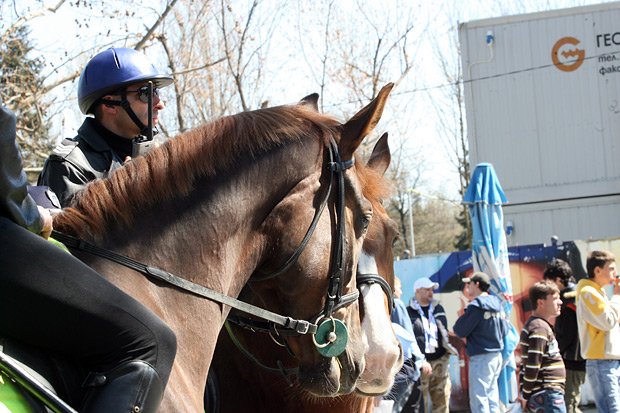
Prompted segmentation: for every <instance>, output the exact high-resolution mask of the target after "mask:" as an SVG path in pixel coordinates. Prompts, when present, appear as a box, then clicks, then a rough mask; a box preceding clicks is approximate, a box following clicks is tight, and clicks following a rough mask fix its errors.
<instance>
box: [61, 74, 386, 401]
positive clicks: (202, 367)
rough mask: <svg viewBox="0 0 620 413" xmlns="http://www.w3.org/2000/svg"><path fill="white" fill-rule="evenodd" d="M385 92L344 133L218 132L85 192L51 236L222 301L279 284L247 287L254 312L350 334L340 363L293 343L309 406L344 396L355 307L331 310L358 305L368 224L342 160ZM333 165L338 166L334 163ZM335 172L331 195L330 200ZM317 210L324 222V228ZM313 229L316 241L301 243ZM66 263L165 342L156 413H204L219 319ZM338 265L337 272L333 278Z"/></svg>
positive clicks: (247, 120)
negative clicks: (166, 363)
mask: <svg viewBox="0 0 620 413" xmlns="http://www.w3.org/2000/svg"><path fill="white" fill-rule="evenodd" d="M391 88H392V85H388V86H386V87H385V88H384V89H383V90H382V91H381V93H380V94H379V95H378V96H377V98H376V99H374V100H373V101H372V102H371V103H370V104H369V105H368V106H366V107H365V108H364V109H362V110H361V111H359V112H358V113H357V114H356V115H355V116H353V118H351V119H350V120H349V121H348V122H346V123H344V124H340V123H339V122H338V121H336V120H335V119H334V118H332V117H329V116H325V115H322V114H319V113H317V112H315V111H314V110H310V109H308V108H307V107H305V106H304V105H292V106H280V107H275V108H267V109H262V110H257V111H253V112H245V113H240V114H237V115H234V116H229V117H224V118H221V119H218V120H216V121H214V122H212V123H209V124H207V125H205V126H202V127H199V128H197V129H195V130H193V131H190V132H188V133H185V134H183V135H181V136H178V137H176V138H174V139H172V140H170V141H168V142H167V143H166V144H165V145H162V146H161V147H159V148H157V149H155V150H153V151H152V152H151V153H149V154H148V155H147V156H146V157H142V158H136V159H134V160H133V161H132V162H130V163H128V164H127V165H126V166H124V167H123V168H120V169H118V170H116V171H115V172H114V173H113V174H111V176H110V178H108V179H105V180H99V181H94V182H93V183H91V184H90V185H89V186H88V187H87V188H86V189H85V190H84V191H83V193H82V194H81V196H79V197H78V198H77V199H76V203H75V205H74V207H73V208H69V209H67V210H65V211H64V212H63V213H62V214H60V215H58V216H57V217H56V219H55V227H56V228H57V229H59V230H60V231H63V232H66V233H70V234H73V235H76V236H78V237H80V238H81V239H84V240H86V241H89V242H91V243H94V244H97V245H98V246H100V247H102V248H106V249H109V250H113V251H115V252H116V253H119V254H122V255H124V256H127V257H131V258H132V259H133V260H136V261H139V262H142V263H147V264H148V265H150V266H153V267H158V268H162V269H165V270H166V271H168V272H170V273H174V274H177V275H181V276H183V278H185V279H187V280H189V281H192V282H195V283H196V284H200V285H202V286H205V287H208V288H210V289H212V290H215V291H218V292H221V293H224V294H226V295H228V296H231V297H236V296H238V295H239V292H240V291H241V289H242V288H243V286H244V285H245V284H246V283H247V282H248V280H249V279H250V277H251V276H252V275H253V274H254V275H255V276H256V274H258V276H259V277H261V278H265V277H264V274H269V273H273V272H276V273H281V274H280V275H277V276H275V277H271V278H270V279H267V280H264V281H261V282H257V283H256V284H260V285H263V286H264V288H265V289H266V290H268V291H267V292H266V295H265V296H263V300H264V303H265V306H266V307H267V308H268V309H269V310H271V311H274V312H280V313H284V314H285V315H287V316H290V317H292V318H295V319H299V320H309V321H311V322H313V323H316V324H318V321H319V320H318V319H320V318H322V317H323V316H325V315H327V316H326V318H328V320H327V321H329V322H330V323H333V324H336V320H338V322H339V323H340V322H342V323H344V325H345V326H346V329H347V333H348V342H346V349H345V351H344V352H343V353H342V354H340V355H338V356H337V357H324V356H322V355H321V354H319V352H318V351H317V346H316V345H315V344H314V341H316V340H315V337H314V336H312V335H310V334H306V335H298V336H292V337H291V338H290V340H289V345H290V347H291V348H292V349H293V351H294V352H295V354H296V355H297V357H298V359H299V377H300V385H301V386H302V387H303V388H304V389H306V390H307V391H309V392H310V393H312V394H316V395H319V396H333V395H335V394H338V393H346V392H350V391H352V390H353V389H354V386H355V383H356V381H357V379H358V377H359V375H360V373H361V372H362V370H363V368H364V351H365V345H364V343H363V338H362V334H361V328H360V320H359V306H358V302H357V300H356V301H355V302H353V303H351V304H350V305H346V306H339V304H340V303H339V302H338V300H335V298H334V297H336V298H342V297H343V296H344V295H348V294H351V293H352V292H353V291H356V285H355V282H356V281H355V271H356V264H357V259H358V256H359V253H360V251H361V248H362V242H363V237H364V236H365V234H366V231H367V226H368V224H369V221H370V220H371V216H372V204H371V203H370V202H369V201H368V200H367V199H366V198H365V197H364V196H363V194H362V183H361V182H360V178H359V176H358V172H357V169H358V167H357V166H355V165H352V166H351V164H352V162H351V160H352V159H353V153H354V151H355V150H356V149H357V147H358V146H359V145H360V144H361V142H362V140H363V139H364V137H365V136H367V135H368V133H369V132H370V131H371V130H372V129H373V128H374V126H375V125H376V123H377V122H378V121H379V119H380V116H381V113H382V110H383V107H384V104H385V101H386V99H387V97H388V95H389V92H390V90H391ZM332 142H335V144H333V147H334V148H333V149H334V150H333V151H330V150H329V148H330V143H332ZM334 151H335V152H337V153H336V155H338V154H339V156H340V158H341V159H342V162H332V161H333V159H331V158H333V157H334V156H335V155H334V153H333V152H334ZM336 158H337V156H336ZM347 166H351V167H350V168H348V169H346V167H347ZM345 169H346V170H345ZM338 170H341V171H342V175H343V177H342V181H339V182H340V187H341V191H338V190H337V188H336V189H333V188H332V189H331V190H330V189H329V188H331V182H332V180H333V173H334V172H333V171H338ZM342 192H344V193H345V195H346V196H345V197H344V199H343V202H342V204H341V205H340V206H339V205H338V202H337V201H338V199H339V196H340V194H342ZM324 203H325V204H327V205H328V207H327V208H326V210H327V211H329V212H327V213H324V214H320V213H319V212H317V211H320V210H321V208H322V205H323V204H324ZM311 223H312V225H313V226H314V227H315V228H316V231H314V233H313V235H312V236H311V237H310V238H307V237H306V236H305V235H304V234H308V233H311V231H309V230H308V228H309V227H310V226H311ZM342 226H344V228H342ZM341 228H342V230H343V231H342V232H343V233H342V234H339V233H338V232H339V229H341ZM339 236H341V237H342V238H340V239H341V240H342V243H340V244H339V242H338V241H339ZM306 238H307V239H306ZM300 244H301V247H303V248H300ZM338 246H340V250H341V252H342V254H338V251H337V250H338V248H337V247H338ZM299 251H301V253H300V254H298V252H299ZM76 255H78V256H79V257H80V258H81V259H83V260H84V261H85V262H86V263H87V264H89V265H91V266H92V267H93V268H95V269H96V270H97V271H99V272H100V273H101V274H103V275H104V276H105V277H106V278H107V279H109V280H110V281H111V282H113V283H114V284H116V285H117V286H119V287H120V288H122V289H123V290H125V291H127V292H128V293H129V294H131V295H132V296H134V297H136V298H137V299H139V300H140V301H141V302H142V303H144V304H145V305H146V306H148V307H149V308H151V309H152V310H153V311H154V312H155V313H156V314H158V315H159V316H160V317H161V318H162V319H163V320H165V321H166V322H167V323H168V324H169V325H170V326H171V327H172V328H173V330H174V331H175V333H176V335H177V343H178V352H177V356H176V359H175V363H174V366H173V371H172V374H171V377H170V380H169V383H168V386H167V388H166V392H165V394H164V400H163V402H162V406H161V411H162V412H187V413H197V412H201V411H202V409H203V394H204V384H205V382H206V377H207V371H208V368H209V365H210V363H211V358H212V355H213V351H214V349H215V343H216V340H217V335H218V332H219V330H220V328H221V326H222V324H223V322H224V320H225V319H226V316H227V315H228V312H229V307H227V306H222V305H220V304H218V303H216V302H213V301H209V300H207V299H204V298H202V297H198V296H196V295H194V294H190V293H187V292H185V291H182V290H180V289H179V288H176V287H172V286H170V285H167V284H164V283H162V282H161V281H153V280H151V279H148V278H146V277H144V276H143V275H142V274H140V273H138V272H137V271H135V270H132V269H129V268H126V267H123V266H120V265H119V264H117V263H115V262H112V261H109V260H106V259H103V258H99V257H96V256H93V255H90V254H88V253H81V252H76ZM291 257H294V258H295V259H293V260H291ZM339 261H342V262H340V263H339ZM283 263H287V264H286V265H285V266H283ZM334 263H335V264H339V267H342V268H341V270H340V271H333V268H334V265H333V264H334ZM336 267H338V266H336ZM336 269H337V270H338V268H336ZM335 273H339V277H337V278H335V277H333V275H332V274H335ZM334 280H335V281H334ZM328 288H329V289H330V294H329V295H328V294H327V290H328Z"/></svg>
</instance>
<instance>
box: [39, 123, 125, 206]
mask: <svg viewBox="0 0 620 413" xmlns="http://www.w3.org/2000/svg"><path fill="white" fill-rule="evenodd" d="M95 122H97V121H96V120H95V119H94V118H86V119H85V120H84V123H82V126H80V129H78V134H77V136H76V137H75V138H73V139H65V140H63V141H62V143H60V144H59V145H58V146H57V147H56V148H55V149H54V152H53V153H52V154H51V155H50V156H49V158H47V161H45V166H43V171H41V175H40V176H39V183H38V184H39V185H46V186H49V187H50V189H51V190H52V191H54V192H55V193H56V195H57V196H58V198H59V199H60V203H61V205H62V206H63V207H66V206H68V205H69V203H70V202H71V200H72V199H73V197H74V196H75V194H76V193H77V192H79V191H80V190H82V189H83V188H84V187H85V186H86V184H87V183H89V182H90V181H94V180H95V179H98V178H106V177H107V176H108V174H109V173H110V172H111V171H113V170H114V169H116V168H118V167H120V166H122V164H123V160H122V159H121V158H120V156H118V155H117V154H116V153H115V152H114V151H113V150H112V148H111V147H110V145H109V144H108V142H106V140H105V139H104V138H103V137H102V136H101V133H100V132H99V129H98V128H97V126H96V125H95Z"/></svg>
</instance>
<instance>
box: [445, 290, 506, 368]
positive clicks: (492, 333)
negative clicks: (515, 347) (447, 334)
mask: <svg viewBox="0 0 620 413" xmlns="http://www.w3.org/2000/svg"><path fill="white" fill-rule="evenodd" d="M503 314H504V313H503V310H502V303H501V301H500V299H499V298H498V297H496V296H493V295H486V294H484V295H480V296H478V297H476V299H474V300H473V301H472V302H471V303H469V305H468V306H467V307H466V308H465V313H464V314H463V315H462V316H460V317H459V318H458V320H456V323H454V328H453V329H454V333H455V334H456V335H457V336H459V337H461V338H467V355H468V356H470V357H471V356H475V355H477V354H484V353H494V352H499V351H502V349H503V348H504V342H503V337H504V335H505V334H506V333H507V324H506V323H507V322H506V320H505V316H504V315H503Z"/></svg>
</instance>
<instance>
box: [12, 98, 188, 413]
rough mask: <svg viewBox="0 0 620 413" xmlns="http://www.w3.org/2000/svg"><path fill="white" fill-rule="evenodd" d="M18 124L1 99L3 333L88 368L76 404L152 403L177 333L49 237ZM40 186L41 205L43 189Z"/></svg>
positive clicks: (120, 407)
mask: <svg viewBox="0 0 620 413" xmlns="http://www.w3.org/2000/svg"><path fill="white" fill-rule="evenodd" d="M15 124H16V119H15V115H14V114H13V113H12V112H11V111H9V110H8V109H6V108H4V107H3V106H2V105H0V245H2V248H0V314H3V316H2V317H0V335H2V336H3V337H5V338H7V339H9V340H16V341H19V342H20V343H25V344H27V345H30V346H32V347H36V348H40V349H43V350H47V351H49V352H50V354H53V355H54V356H61V357H66V358H67V359H68V360H70V361H71V362H72V363H76V365H77V366H79V371H80V372H83V373H84V375H83V377H82V378H81V379H82V380H83V383H84V384H83V394H80V395H77V396H76V399H75V400H74V401H75V403H74V404H75V405H74V406H73V407H74V408H76V410H77V411H80V412H88V413H111V412H130V411H132V412H141V413H154V412H156V411H157V408H158V406H159V404H160V402H161V399H162V397H163V392H164V388H165V386H166V383H167V382H168V378H169V376H170V372H171V370H172V364H173V362H174V358H175V354H176V337H175V334H174V332H173V331H172V330H171V329H170V328H169V327H168V326H167V325H166V323H164V322H163V321H162V320H161V319H160V318H159V317H158V316H156V315H155V314H154V313H153V312H152V311H150V310H148V309H147V308H146V307H144V306H143V305H142V304H140V303H139V302H137V301H136V300H135V299H133V298H132V297H130V296H129V295H127V294H125V293H124V292H123V291H121V290H120V289H118V288H117V287H115V286H114V285H112V284H111V283H110V282H108V281H107V280H105V279H104V278H103V277H102V276H101V275H100V274H98V273H97V272H95V271H94V270H93V269H91V268H90V267H88V266H86V265H85V264H84V263H82V262H81V261H80V260H78V259H77V258H75V257H74V256H73V255H71V254H69V253H67V252H65V251H63V250H62V249H60V248H58V247H56V246H55V245H54V244H52V243H50V242H48V241H47V240H46V238H47V237H49V235H50V233H51V231H52V219H51V216H50V214H49V213H48V212H47V209H46V208H44V207H39V206H37V204H36V203H35V201H34V199H33V198H32V197H31V196H30V195H29V193H28V190H27V185H26V183H27V179H26V174H25V173H24V171H23V168H22V161H21V156H20V154H19V149H18V147H17V144H16V140H15V133H16V130H15ZM35 192H36V191H35ZM35 192H33V194H35V196H37V193H35ZM38 195H42V196H43V202H42V203H44V205H45V204H46V203H47V202H48V200H46V197H48V196H49V194H46V193H41V192H39V193H38ZM49 201H51V199H49ZM49 205H52V206H57V205H54V204H53V203H51V204H49ZM49 205H45V206H49ZM11 343H13V344H14V342H13V341H11ZM82 380H81V381H82ZM61 384H67V383H61ZM80 400H81V403H80ZM0 405H2V403H0ZM0 410H1V409H0Z"/></svg>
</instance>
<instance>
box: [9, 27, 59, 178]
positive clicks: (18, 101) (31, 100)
mask: <svg viewBox="0 0 620 413" xmlns="http://www.w3.org/2000/svg"><path fill="white" fill-rule="evenodd" d="M28 35H29V30H28V28H27V26H17V27H10V28H9V29H8V30H7V31H6V32H4V33H2V35H1V37H0V38H1V39H2V42H0V102H1V103H2V104H4V105H6V106H7V107H8V108H9V109H11V110H12V111H13V112H15V115H16V117H17V139H18V142H19V144H20V147H21V149H22V157H23V159H24V166H25V167H30V168H33V167H35V168H36V167H39V166H41V165H42V163H43V161H44V160H45V157H46V156H47V154H49V152H50V151H51V148H52V143H51V142H50V139H49V137H48V136H49V134H48V132H49V131H48V127H47V124H46V122H45V115H46V111H47V107H48V105H47V104H46V103H45V101H44V99H43V95H44V93H45V90H44V87H43V79H42V78H41V70H42V69H43V67H44V61H43V59H42V58H40V57H38V58H31V57H30V56H29V53H30V52H31V51H32V45H31V44H30V40H29V39H28Z"/></svg>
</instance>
